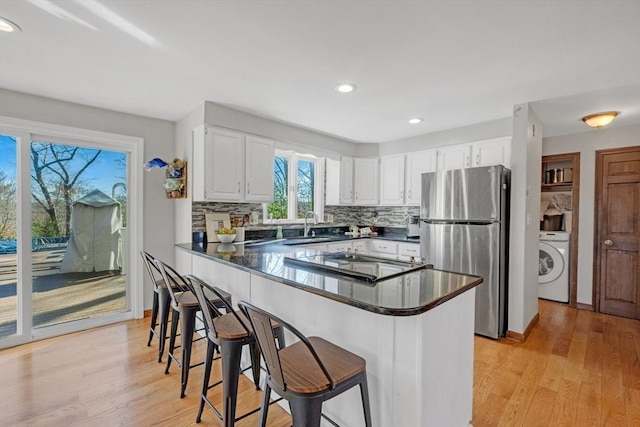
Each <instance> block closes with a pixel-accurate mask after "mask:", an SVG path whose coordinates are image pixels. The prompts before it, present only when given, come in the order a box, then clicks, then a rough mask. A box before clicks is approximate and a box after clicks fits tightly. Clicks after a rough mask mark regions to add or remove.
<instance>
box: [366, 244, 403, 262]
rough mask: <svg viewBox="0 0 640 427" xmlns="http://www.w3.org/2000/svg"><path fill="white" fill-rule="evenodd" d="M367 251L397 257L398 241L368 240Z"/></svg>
mask: <svg viewBox="0 0 640 427" xmlns="http://www.w3.org/2000/svg"><path fill="white" fill-rule="evenodd" d="M367 253H369V254H371V255H376V256H381V257H385V258H392V259H395V258H396V256H398V243H396V242H393V241H391V240H378V239H371V240H369V241H368V242H367Z"/></svg>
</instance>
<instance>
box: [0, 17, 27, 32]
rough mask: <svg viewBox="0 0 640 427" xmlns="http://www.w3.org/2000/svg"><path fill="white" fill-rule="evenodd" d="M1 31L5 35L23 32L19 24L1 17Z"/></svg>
mask: <svg viewBox="0 0 640 427" xmlns="http://www.w3.org/2000/svg"><path fill="white" fill-rule="evenodd" d="M0 31H2V32H4V33H12V32H14V31H22V28H20V27H19V26H18V24H16V23H14V22H11V21H9V20H8V19H7V18H3V17H2V16H0Z"/></svg>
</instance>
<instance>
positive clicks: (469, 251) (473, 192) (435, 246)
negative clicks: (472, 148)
mask: <svg viewBox="0 0 640 427" xmlns="http://www.w3.org/2000/svg"><path fill="white" fill-rule="evenodd" d="M510 181H511V171H510V170H509V169H506V168H505V167H503V166H489V167H479V168H469V169H455V170H448V171H440V172H432V173H425V174H422V200H421V206H420V249H421V256H422V257H423V258H424V259H426V261H427V262H429V263H432V264H433V265H434V267H435V268H437V269H440V270H448V271H455V272H460V273H468V274H475V275H478V276H481V277H482V278H483V279H484V281H483V283H482V284H481V285H479V286H478V287H476V313H475V319H476V320H475V332H476V334H479V335H484V336H486V337H490V338H494V339H497V338H498V337H500V336H504V335H505V333H506V330H507V289H508V284H507V282H508V265H509V204H510V203H509V196H510Z"/></svg>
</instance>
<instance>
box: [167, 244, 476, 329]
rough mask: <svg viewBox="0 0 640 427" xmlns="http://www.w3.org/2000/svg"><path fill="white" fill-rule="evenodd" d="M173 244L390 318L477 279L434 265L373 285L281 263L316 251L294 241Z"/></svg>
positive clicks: (439, 301)
mask: <svg viewBox="0 0 640 427" xmlns="http://www.w3.org/2000/svg"><path fill="white" fill-rule="evenodd" d="M376 238H378V237H376ZM309 243H312V242H309ZM176 247H178V248H180V249H183V250H186V251H188V252H190V253H192V254H193V255H196V256H202V257H204V258H207V259H210V260H212V261H214V262H221V263H224V264H227V265H229V266H232V267H235V268H239V269H241V270H244V271H247V272H249V273H252V274H257V275H260V276H263V277H266V278H268V279H271V280H273V281H276V282H279V283H283V284H285V285H288V286H293V287H296V288H298V289H301V290H304V291H307V292H312V293H315V294H317V295H320V296H323V297H326V298H330V299H333V300H335V301H339V302H342V303H344V304H349V305H352V306H355V307H358V308H361V309H363V310H368V311H371V312H374V313H379V314H384V315H391V316H413V315H417V314H421V313H424V312H426V311H428V310H430V309H432V308H434V307H436V306H438V305H440V304H442V303H443V302H445V301H448V300H450V299H451V298H454V297H455V296H457V295H459V294H461V293H463V292H465V291H467V290H469V289H472V288H473V287H475V286H477V285H479V284H480V283H482V278H481V277H478V276H471V275H464V274H459V273H453V272H447V271H442V270H434V269H423V270H419V271H416V272H412V273H407V274H405V275H402V276H399V277H395V278H391V279H388V280H382V281H379V282H376V283H368V282H363V281H360V280H356V279H351V278H348V277H340V276H336V275H333V274H330V273H323V272H320V271H313V270H308V269H304V268H300V267H294V266H291V265H289V264H285V263H284V258H285V257H298V256H304V255H310V254H314V253H319V252H318V251H315V250H313V249H309V248H304V247H301V246H297V245H284V244H282V242H281V241H263V242H256V243H251V242H246V243H235V244H234V243H226V244H224V243H209V244H207V245H202V244H192V243H182V244H177V245H176Z"/></svg>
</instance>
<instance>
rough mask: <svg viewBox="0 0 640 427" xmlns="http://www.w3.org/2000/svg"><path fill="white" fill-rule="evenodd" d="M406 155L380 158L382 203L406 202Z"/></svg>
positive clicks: (388, 204)
mask: <svg viewBox="0 0 640 427" xmlns="http://www.w3.org/2000/svg"><path fill="white" fill-rule="evenodd" d="M404 157H405V156H404V155H399V156H389V157H382V158H381V159H380V204H381V205H385V206H390V205H402V204H404V196H405V188H404V175H405V172H404V169H405V165H404Z"/></svg>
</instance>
